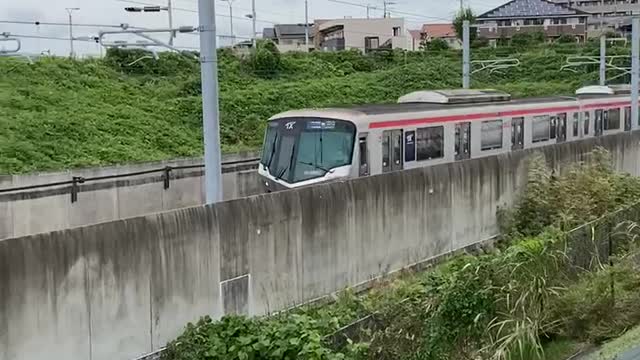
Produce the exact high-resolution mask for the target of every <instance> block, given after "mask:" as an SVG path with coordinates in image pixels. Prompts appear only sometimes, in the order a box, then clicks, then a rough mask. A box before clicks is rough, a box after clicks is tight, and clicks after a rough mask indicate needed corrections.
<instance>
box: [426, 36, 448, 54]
mask: <svg viewBox="0 0 640 360" xmlns="http://www.w3.org/2000/svg"><path fill="white" fill-rule="evenodd" d="M427 50H428V51H435V52H438V51H445V50H449V44H447V42H446V41H444V40H442V39H433V40H431V41H429V42H428V43H427Z"/></svg>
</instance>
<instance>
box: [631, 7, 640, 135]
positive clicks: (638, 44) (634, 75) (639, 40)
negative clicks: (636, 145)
mask: <svg viewBox="0 0 640 360" xmlns="http://www.w3.org/2000/svg"><path fill="white" fill-rule="evenodd" d="M631 26H632V32H631V34H632V35H631V124H632V125H631V126H632V128H633V129H637V128H638V120H639V119H638V88H639V85H640V17H638V16H637V15H636V16H634V17H633V19H632V22H631Z"/></svg>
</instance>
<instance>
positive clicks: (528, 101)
mask: <svg viewBox="0 0 640 360" xmlns="http://www.w3.org/2000/svg"><path fill="white" fill-rule="evenodd" d="M605 88H606V89H605ZM483 91H487V90H483ZM488 91H491V92H494V91H495V90H488ZM448 92H451V91H448ZM429 93H431V92H429ZM434 93H438V94H437V95H442V94H443V93H444V92H440V91H435V92H434ZM410 95H412V94H409V95H405V96H404V97H403V98H404V99H411V98H412V97H411V96H410ZM419 95H424V94H419ZM431 95H433V94H429V95H427V97H428V98H431ZM625 95H626V96H628V95H629V92H628V91H627V88H626V87H617V88H610V87H594V86H591V87H585V88H581V89H579V90H578V91H576V95H573V96H547V97H531V98H519V99H511V98H510V97H509V100H495V101H482V100H481V101H468V102H466V103H465V102H463V101H458V100H456V101H452V102H447V101H446V99H444V100H442V101H440V102H400V103H390V104H366V105H355V106H345V107H336V108H320V109H303V110H292V111H287V112H284V113H280V114H278V115H275V116H273V117H272V118H271V119H270V120H273V119H278V118H287V117H327V118H336V119H339V118H345V120H346V119H354V118H361V117H363V116H370V115H387V114H402V113H413V112H423V111H442V110H447V109H449V110H454V109H465V108H474V107H485V106H496V105H501V106H514V105H532V104H542V103H559V102H567V101H577V100H588V99H602V98H615V97H620V96H625ZM403 98H401V100H402V99H403ZM413 98H420V96H414V97H413ZM479 98H480V97H479ZM502 99H504V97H502Z"/></svg>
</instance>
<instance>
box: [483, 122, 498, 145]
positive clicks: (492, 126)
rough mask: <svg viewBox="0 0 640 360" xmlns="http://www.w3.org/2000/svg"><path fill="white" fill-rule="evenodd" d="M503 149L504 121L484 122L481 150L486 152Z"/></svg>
mask: <svg viewBox="0 0 640 360" xmlns="http://www.w3.org/2000/svg"><path fill="white" fill-rule="evenodd" d="M501 148H502V120H488V121H483V122H482V128H481V134H480V149H481V150H483V151H485V150H494V149H501Z"/></svg>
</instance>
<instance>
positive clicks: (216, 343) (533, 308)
mask: <svg viewBox="0 0 640 360" xmlns="http://www.w3.org/2000/svg"><path fill="white" fill-rule="evenodd" d="M608 187H610V188H611V189H607V188H608ZM570 196H572V199H573V201H570V198H569V197H570ZM589 196H591V197H593V198H591V199H590V198H589ZM639 201H640V178H632V177H629V176H625V175H621V174H617V173H615V172H614V171H613V170H612V168H611V166H610V159H609V158H608V155H607V153H606V152H605V151H603V150H596V151H594V152H593V153H592V154H591V156H590V157H589V161H588V162H587V163H584V164H579V165H576V166H574V167H573V168H572V169H570V170H569V171H567V172H566V173H563V174H560V175H554V176H552V175H551V170H550V169H549V168H547V166H546V164H545V163H544V161H543V159H542V158H535V159H533V160H532V162H531V164H530V177H529V185H528V188H527V190H526V192H525V193H524V194H523V196H522V198H521V200H520V201H519V202H518V203H517V205H516V206H515V207H514V208H513V209H509V210H505V211H502V213H501V215H502V219H503V228H504V242H503V244H502V246H501V247H500V248H499V249H498V250H497V251H495V252H491V253H488V254H484V255H478V256H471V255H466V256H460V257H457V258H455V259H453V260H451V261H449V262H446V263H444V264H442V265H440V266H438V267H436V268H435V269H433V270H431V271H427V272H423V273H417V274H409V273H404V274H401V275H399V276H397V278H396V279H390V280H387V281H386V282H381V283H379V284H377V286H374V288H373V289H372V290H371V291H369V292H367V293H366V294H364V295H360V296H357V295H354V294H353V293H351V292H349V291H345V292H344V293H342V294H340V297H339V298H338V300H337V301H336V302H335V303H332V304H328V305H322V306H304V307H301V308H298V309H295V310H292V311H289V312H285V313H281V314H278V315H276V316H271V317H264V318H245V317H226V318H223V319H222V320H220V321H212V320H211V319H209V318H204V319H203V320H201V321H200V322H199V323H198V324H195V325H192V324H190V325H188V326H187V329H186V331H185V332H184V334H182V335H181V336H180V337H179V338H178V339H176V340H175V341H173V342H172V343H170V344H169V345H168V350H167V352H166V354H165V355H164V356H165V359H167V360H187V359H189V360H191V359H220V360H223V359H224V360H226V359H314V360H315V359H383V360H385V359H389V360H392V359H393V360H398V359H407V360H444V359H452V360H463V359H495V360H528V359H549V360H556V359H557V360H560V359H565V358H566V357H567V356H569V355H572V354H574V353H575V352H577V350H579V349H580V347H581V345H580V344H583V343H598V342H602V341H604V340H607V339H611V338H614V337H616V336H619V335H620V334H622V333H623V332H624V331H625V330H626V329H628V328H630V327H632V326H635V325H637V324H640V306H639V305H640V271H638V267H637V263H636V262H635V261H636V260H635V259H636V258H637V256H639V255H640V241H639V239H640V226H638V225H636V224H635V223H633V222H628V221H625V220H627V219H633V220H638V219H639V218H640V203H638V202H639ZM621 207H622V210H617V211H614V210H616V209H620V208H621ZM603 215H604V217H603ZM530 218H532V219H534V221H531V220H530ZM587 221H590V222H589V223H587V224H586V225H582V226H579V227H577V228H575V225H577V224H582V223H585V222H587ZM573 228H575V229H573ZM569 229H573V230H570V231H568V230H569ZM610 237H611V241H612V243H613V244H615V246H614V248H612V251H611V255H612V256H611V257H609V256H608V255H607V254H608V253H607V252H606V251H605V252H604V253H602V252H601V251H600V249H602V248H603V246H608V245H607V244H608V243H609V239H610ZM359 319H360V320H368V321H357V320H359ZM349 325H352V326H349ZM345 326H348V330H344V327H345Z"/></svg>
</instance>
